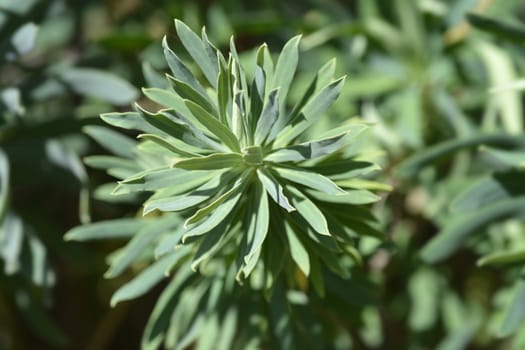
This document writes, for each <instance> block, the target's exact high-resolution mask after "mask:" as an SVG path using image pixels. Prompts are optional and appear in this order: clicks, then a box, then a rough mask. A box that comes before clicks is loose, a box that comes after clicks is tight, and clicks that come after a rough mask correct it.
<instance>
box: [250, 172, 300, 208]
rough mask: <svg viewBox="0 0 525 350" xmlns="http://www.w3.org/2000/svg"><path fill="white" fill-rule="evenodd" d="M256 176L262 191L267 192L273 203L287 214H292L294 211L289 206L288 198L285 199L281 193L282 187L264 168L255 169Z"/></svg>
mask: <svg viewBox="0 0 525 350" xmlns="http://www.w3.org/2000/svg"><path fill="white" fill-rule="evenodd" d="M257 176H258V177H259V180H260V181H261V183H262V185H263V186H264V189H265V190H266V192H268V194H269V195H270V197H272V199H273V200H274V201H275V203H277V204H279V205H280V206H281V207H282V208H284V209H285V210H286V211H288V212H292V211H294V210H295V208H294V207H292V205H291V204H290V201H289V200H288V198H286V195H285V194H284V192H283V187H282V185H281V184H280V183H279V181H277V179H276V178H275V177H274V176H273V175H272V174H271V173H270V172H269V171H268V170H266V169H264V168H259V169H257Z"/></svg>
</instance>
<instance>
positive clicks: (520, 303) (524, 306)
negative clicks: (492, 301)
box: [499, 277, 525, 337]
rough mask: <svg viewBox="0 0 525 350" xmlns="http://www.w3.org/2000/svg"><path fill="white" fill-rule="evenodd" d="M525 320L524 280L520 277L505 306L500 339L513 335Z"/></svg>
mask: <svg viewBox="0 0 525 350" xmlns="http://www.w3.org/2000/svg"><path fill="white" fill-rule="evenodd" d="M524 318H525V279H524V278H523V277H521V278H520V279H519V280H518V281H517V282H516V284H515V287H514V295H513V297H512V299H511V301H510V303H509V304H508V305H507V308H506V310H505V317H504V319H503V323H502V324H501V327H500V329H499V334H500V336H502V337H506V336H509V335H510V334H512V333H514V332H515V331H516V330H517V329H518V327H520V326H521V324H522V323H523V319H524Z"/></svg>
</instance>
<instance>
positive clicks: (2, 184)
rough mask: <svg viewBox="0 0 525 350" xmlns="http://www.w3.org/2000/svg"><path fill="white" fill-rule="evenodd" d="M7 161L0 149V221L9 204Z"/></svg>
mask: <svg viewBox="0 0 525 350" xmlns="http://www.w3.org/2000/svg"><path fill="white" fill-rule="evenodd" d="M9 176H10V175H9V162H8V159H7V156H6V154H5V153H4V151H3V150H2V149H0V223H1V222H2V221H3V219H4V217H5V215H6V212H7V207H8V205H9V182H10V180H9Z"/></svg>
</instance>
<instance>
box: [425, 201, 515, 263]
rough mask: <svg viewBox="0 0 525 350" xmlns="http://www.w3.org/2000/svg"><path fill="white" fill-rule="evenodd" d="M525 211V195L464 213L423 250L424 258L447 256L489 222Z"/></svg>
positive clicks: (442, 257)
mask: <svg viewBox="0 0 525 350" xmlns="http://www.w3.org/2000/svg"><path fill="white" fill-rule="evenodd" d="M524 213H525V197H523V196H521V197H516V198H511V199H506V200H501V201H499V202H496V203H494V204H491V205H487V206H485V207H483V208H481V209H479V210H477V211H475V212H472V213H468V214H462V215H460V216H458V217H455V218H453V219H452V220H451V221H450V222H448V223H447V224H446V225H445V227H444V229H443V230H442V231H441V232H440V233H439V234H438V235H437V236H436V237H434V238H433V239H432V240H431V241H430V242H429V243H428V244H427V245H426V246H425V247H424V248H423V250H422V252H421V256H422V258H423V260H425V261H427V262H429V263H434V262H437V261H440V260H443V259H445V258H447V257H448V256H449V255H450V254H452V253H453V252H454V251H456V250H457V249H458V248H459V247H460V245H461V244H462V243H463V242H464V241H465V239H466V238H467V237H468V236H470V235H471V234H473V233H475V232H476V231H481V230H483V229H484V228H485V227H486V226H487V225H488V224H490V223H493V222H495V221H497V220H502V219H505V218H508V217H513V216H521V215H523V214H524Z"/></svg>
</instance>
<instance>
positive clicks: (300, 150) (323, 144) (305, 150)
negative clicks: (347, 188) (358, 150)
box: [264, 133, 347, 163]
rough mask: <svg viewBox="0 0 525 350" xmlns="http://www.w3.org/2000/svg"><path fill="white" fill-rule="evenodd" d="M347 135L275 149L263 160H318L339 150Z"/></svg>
mask: <svg viewBox="0 0 525 350" xmlns="http://www.w3.org/2000/svg"><path fill="white" fill-rule="evenodd" d="M346 135H347V134H346V133H344V134H339V135H337V136H334V137H330V138H326V139H322V140H315V141H309V142H305V143H301V144H298V145H294V146H289V147H286V148H281V149H277V150H275V151H274V152H272V153H270V154H269V155H268V156H266V157H265V158H264V160H266V161H270V162H277V163H283V162H301V161H303V160H307V159H314V158H319V157H322V156H325V155H328V154H331V153H333V152H335V151H337V150H338V149H340V148H341V147H342V146H343V144H344V142H345V136H346Z"/></svg>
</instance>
